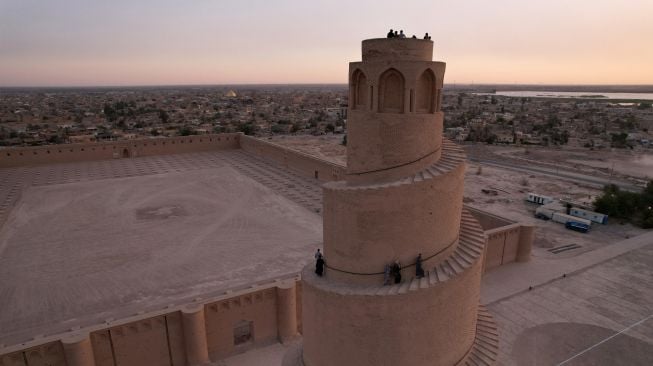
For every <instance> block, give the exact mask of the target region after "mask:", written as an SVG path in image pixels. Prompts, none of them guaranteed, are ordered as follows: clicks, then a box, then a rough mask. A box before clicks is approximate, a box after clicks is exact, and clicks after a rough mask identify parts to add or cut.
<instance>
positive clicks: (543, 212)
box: [535, 206, 557, 220]
mask: <svg viewBox="0 0 653 366" xmlns="http://www.w3.org/2000/svg"><path fill="white" fill-rule="evenodd" d="M556 212H557V211H556V210H553V209H551V208H549V207H544V206H540V207H538V208H536V209H535V217H537V218H538V219H544V220H546V219H549V220H551V218H553V214H554V213H556Z"/></svg>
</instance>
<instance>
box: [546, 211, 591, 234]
mask: <svg viewBox="0 0 653 366" xmlns="http://www.w3.org/2000/svg"><path fill="white" fill-rule="evenodd" d="M551 220H553V221H554V222H558V223H561V224H563V225H565V227H566V228H567V229H571V227H570V226H573V227H577V226H582V227H587V230H589V229H590V227H592V222H591V221H590V220H586V219H581V218H580V217H576V216H571V215H567V214H565V213H562V212H554V213H553V215H552V216H551Z"/></svg>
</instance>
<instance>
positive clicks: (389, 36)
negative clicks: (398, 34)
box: [388, 29, 395, 38]
mask: <svg viewBox="0 0 653 366" xmlns="http://www.w3.org/2000/svg"><path fill="white" fill-rule="evenodd" d="M394 37H395V32H394V31H393V30H392V29H390V32H388V38H394Z"/></svg>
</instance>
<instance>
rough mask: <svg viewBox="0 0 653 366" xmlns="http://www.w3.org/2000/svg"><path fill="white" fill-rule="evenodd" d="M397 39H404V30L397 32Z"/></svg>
mask: <svg viewBox="0 0 653 366" xmlns="http://www.w3.org/2000/svg"><path fill="white" fill-rule="evenodd" d="M399 38H406V35H405V34H404V30H403V29H402V30H400V31H399Z"/></svg>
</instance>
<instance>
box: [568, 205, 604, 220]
mask: <svg viewBox="0 0 653 366" xmlns="http://www.w3.org/2000/svg"><path fill="white" fill-rule="evenodd" d="M569 214H570V215H571V216H576V217H580V218H581V219H587V220H590V221H592V222H596V223H599V224H607V223H608V215H605V214H602V213H598V212H594V211H589V210H583V209H582V208H576V207H573V208H572V209H571V210H570V211H569Z"/></svg>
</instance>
